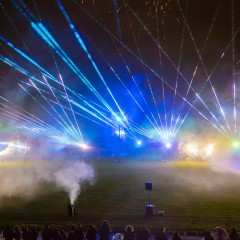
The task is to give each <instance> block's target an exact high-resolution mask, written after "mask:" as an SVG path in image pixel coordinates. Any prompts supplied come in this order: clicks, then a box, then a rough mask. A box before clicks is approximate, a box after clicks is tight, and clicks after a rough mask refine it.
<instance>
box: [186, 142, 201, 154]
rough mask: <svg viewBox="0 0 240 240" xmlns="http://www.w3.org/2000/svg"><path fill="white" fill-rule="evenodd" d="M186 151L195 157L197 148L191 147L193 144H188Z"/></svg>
mask: <svg viewBox="0 0 240 240" xmlns="http://www.w3.org/2000/svg"><path fill="white" fill-rule="evenodd" d="M187 150H188V152H189V153H191V154H193V155H195V156H197V155H198V150H197V147H196V146H195V145H193V144H188V145H187Z"/></svg>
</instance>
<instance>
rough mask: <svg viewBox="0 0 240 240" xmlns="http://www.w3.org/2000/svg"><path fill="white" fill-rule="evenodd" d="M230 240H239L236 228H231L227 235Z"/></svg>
mask: <svg viewBox="0 0 240 240" xmlns="http://www.w3.org/2000/svg"><path fill="white" fill-rule="evenodd" d="M229 238H230V240H239V239H240V236H239V233H238V232H237V230H236V228H235V227H233V228H232V230H231V232H230V234H229Z"/></svg>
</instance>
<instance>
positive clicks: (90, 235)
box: [86, 224, 98, 240]
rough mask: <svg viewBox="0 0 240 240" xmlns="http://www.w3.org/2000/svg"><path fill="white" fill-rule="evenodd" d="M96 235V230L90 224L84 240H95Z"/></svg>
mask: <svg viewBox="0 0 240 240" xmlns="http://www.w3.org/2000/svg"><path fill="white" fill-rule="evenodd" d="M97 233H98V231H97V228H96V227H95V226H94V225H93V224H91V225H90V226H89V228H88V230H87V232H86V239H87V240H96V236H97Z"/></svg>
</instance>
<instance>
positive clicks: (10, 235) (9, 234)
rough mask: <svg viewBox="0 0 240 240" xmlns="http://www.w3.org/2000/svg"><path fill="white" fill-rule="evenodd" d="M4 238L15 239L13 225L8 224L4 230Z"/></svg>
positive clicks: (7, 239) (6, 239)
mask: <svg viewBox="0 0 240 240" xmlns="http://www.w3.org/2000/svg"><path fill="white" fill-rule="evenodd" d="M3 238H5V240H13V229H12V227H11V226H7V227H6V228H5V229H4V230H3Z"/></svg>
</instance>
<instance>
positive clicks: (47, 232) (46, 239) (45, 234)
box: [41, 224, 52, 240]
mask: <svg viewBox="0 0 240 240" xmlns="http://www.w3.org/2000/svg"><path fill="white" fill-rule="evenodd" d="M41 235H42V240H51V238H52V231H51V229H50V228H49V226H48V224H45V226H44V227H43V229H42V232H41Z"/></svg>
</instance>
